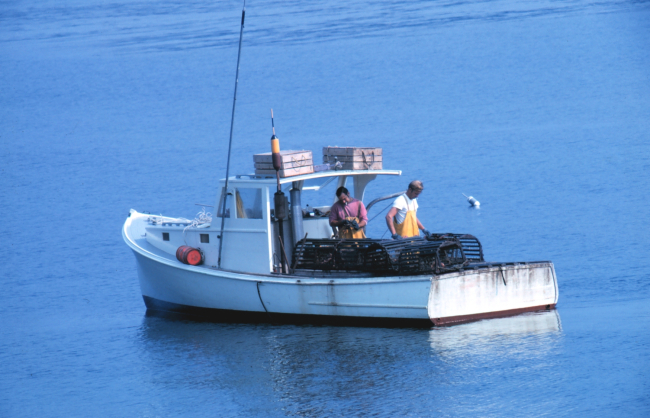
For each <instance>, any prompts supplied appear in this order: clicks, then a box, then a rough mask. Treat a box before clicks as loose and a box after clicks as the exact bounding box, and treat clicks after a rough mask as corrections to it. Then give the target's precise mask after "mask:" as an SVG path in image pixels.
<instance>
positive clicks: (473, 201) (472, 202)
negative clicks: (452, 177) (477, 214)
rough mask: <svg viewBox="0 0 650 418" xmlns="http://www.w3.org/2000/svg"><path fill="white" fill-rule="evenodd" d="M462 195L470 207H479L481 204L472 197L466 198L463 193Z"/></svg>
mask: <svg viewBox="0 0 650 418" xmlns="http://www.w3.org/2000/svg"><path fill="white" fill-rule="evenodd" d="M462 195H463V196H465V197H466V198H467V201H468V202H469V204H470V205H472V206H481V202H479V201H478V200H476V199H474V198H473V197H472V196H467V195H466V194H465V193H463V194H462Z"/></svg>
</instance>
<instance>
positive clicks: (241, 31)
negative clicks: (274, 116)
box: [217, 0, 246, 268]
mask: <svg viewBox="0 0 650 418" xmlns="http://www.w3.org/2000/svg"><path fill="white" fill-rule="evenodd" d="M245 17H246V0H244V8H243V9H242V11H241V28H240V29H239V51H238V52H237V73H236V74H235V94H234V97H233V99H232V117H231V118H230V140H229V141H228V162H227V163H226V187H225V188H224V195H223V206H222V207H221V232H220V233H219V261H218V263H217V267H219V268H221V246H222V244H223V227H224V223H225V221H226V201H227V200H228V176H229V175H230V150H231V149H232V129H233V125H234V123H235V104H236V103H237V84H239V59H240V58H241V40H242V37H243V35H244V18H245Z"/></svg>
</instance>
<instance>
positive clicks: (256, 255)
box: [122, 11, 558, 327]
mask: <svg viewBox="0 0 650 418" xmlns="http://www.w3.org/2000/svg"><path fill="white" fill-rule="evenodd" d="M244 16H245V11H242V20H241V30H240V38H239V39H240V41H239V54H238V63H237V75H236V80H238V78H239V56H240V55H241V38H242V33H243V28H244ZM236 95H237V81H236V83H235V97H234V99H233V120H234V115H235V103H236ZM233 120H231V129H230V143H229V149H228V164H227V169H226V177H225V178H224V179H222V180H220V183H219V185H218V187H217V189H218V193H217V196H216V202H215V205H214V212H215V213H214V216H212V215H211V214H208V213H206V212H205V211H203V212H201V213H200V214H199V215H198V216H197V217H196V218H195V219H193V220H190V219H186V218H179V217H167V216H162V215H160V216H155V215H151V214H148V213H140V212H138V211H136V210H133V209H132V210H131V211H130V213H129V216H128V218H127V219H126V222H125V223H124V227H123V229H122V235H123V238H124V241H125V242H126V244H127V245H128V246H129V247H130V248H131V249H132V250H133V252H134V254H135V258H136V263H137V271H138V277H139V281H140V288H141V291H142V297H143V299H144V302H145V305H146V307H147V309H148V310H151V311H156V312H176V313H182V314H191V315H198V316H201V317H207V318H210V319H214V320H219V321H234V322H249V321H256V322H257V321H263V322H292V323H327V324H343V325H378V326H427V327H430V326H432V324H433V325H436V326H440V325H453V324H458V323H463V322H469V321H475V320H478V319H483V318H492V317H500V316H508V315H514V314H519V313H523V312H528V311H538V310H550V309H553V308H554V307H555V305H556V303H557V300H558V287H557V279H556V276H555V269H554V267H553V264H552V263H551V262H550V261H538V262H507V263H506V262H487V261H486V260H485V259H484V255H483V248H482V245H481V243H480V241H479V240H478V239H477V238H476V237H474V236H472V235H469V234H455V233H438V234H429V235H427V236H422V237H419V236H418V237H410V238H407V239H397V240H392V239H389V240H384V239H372V238H362V239H340V238H338V237H337V236H336V235H334V234H333V232H334V231H333V229H332V228H331V227H330V224H329V216H328V213H329V211H330V208H331V206H332V200H333V196H332V194H331V192H329V194H327V193H323V192H324V191H325V190H327V186H328V185H330V184H331V183H332V182H336V183H335V184H336V186H337V187H341V186H347V185H348V183H350V186H351V187H350V188H351V189H353V196H354V198H356V199H358V200H360V201H364V199H365V197H366V196H365V192H366V187H367V185H368V184H369V183H370V182H372V181H375V180H377V179H382V178H386V177H387V176H400V175H401V174H402V173H401V171H400V170H388V169H384V168H383V165H378V164H375V160H374V154H373V158H372V159H370V160H371V161H369V158H366V157H367V155H366V154H364V153H363V150H362V154H363V158H362V159H361V160H359V161H356V160H354V158H352V160H350V161H349V165H348V166H346V165H344V164H341V161H337V158H336V157H334V160H331V159H327V158H324V163H323V164H321V165H315V164H313V161H311V164H305V159H304V158H303V159H299V160H298V163H297V162H296V160H295V159H293V160H292V161H290V162H289V163H287V162H285V161H284V160H283V155H289V154H290V152H289V151H285V152H281V151H280V149H279V141H278V139H277V137H276V136H275V127H274V126H273V136H272V137H271V151H272V152H271V153H268V154H269V155H268V156H267V157H268V158H269V160H268V163H269V164H270V166H268V167H264V166H263V162H262V163H260V166H259V167H258V166H257V163H256V170H255V173H251V174H242V175H234V176H230V174H229V167H230V154H231V152H230V150H231V145H232V124H233ZM272 120H273V117H272ZM326 156H327V155H326V154H325V152H324V157H326ZM330 157H331V155H330ZM287 164H288V165H287ZM265 170H267V171H265ZM273 173H274V174H275V176H274V175H273ZM274 190H275V192H274ZM285 192H288V194H289V197H290V199H287V198H286V195H285ZM306 193H310V194H313V196H310V197H309V201H310V202H317V203H318V204H317V205H312V206H307V205H303V204H302V201H303V198H304V196H303V195H304V194H306ZM319 193H320V194H321V195H320V196H319ZM395 196H396V194H392V195H387V196H381V197H378V198H377V199H375V200H374V201H372V202H371V203H369V204H368V205H367V206H368V210H371V208H372V206H373V205H374V203H376V202H379V201H382V200H386V199H390V198H393V197H395Z"/></svg>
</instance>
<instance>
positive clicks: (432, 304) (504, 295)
mask: <svg viewBox="0 0 650 418" xmlns="http://www.w3.org/2000/svg"><path fill="white" fill-rule="evenodd" d="M145 219H146V217H145V216H144V215H142V214H139V213H137V212H135V211H132V214H131V216H130V217H129V219H127V222H126V223H125V225H124V229H123V237H124V240H125V242H126V243H127V244H128V245H129V246H130V247H131V249H132V250H133V251H134V253H135V256H136V261H137V265H138V276H139V281H140V288H141V291H142V296H143V298H144V300H145V304H146V305H147V308H149V309H152V310H158V311H173V312H180V313H190V314H199V315H202V316H210V317H211V318H214V319H217V320H225V321H265V322H268V321H273V322H274V321H278V322H300V323H304V322H307V323H339V324H346V325H362V324H370V325H380V326H394V325H408V326H431V321H433V323H434V324H436V325H445V324H451V323H459V322H468V321H472V320H475V319H480V318H484V317H490V316H503V315H506V314H508V313H509V312H510V311H512V310H513V309H516V310H517V312H524V311H530V310H539V309H550V308H552V307H554V306H555V303H557V283H556V280H555V273H554V271H553V265H552V264H551V263H548V262H545V263H536V264H529V265H526V266H525V267H522V265H520V266H518V267H516V266H514V265H512V266H505V267H503V266H502V267H501V269H502V270H504V271H505V273H504V274H505V276H504V277H506V280H508V282H507V285H503V284H501V285H499V283H497V282H496V277H497V276H496V274H498V272H497V270H496V269H497V268H496V267H483V268H481V269H477V270H476V271H473V270H466V271H464V272H454V273H448V274H444V275H419V276H393V277H370V276H366V277H355V275H354V273H350V275H349V276H347V277H342V276H334V275H332V276H331V277H304V276H295V275H278V274H251V273H243V272H235V271H226V270H219V269H216V268H211V267H208V266H190V265H186V264H183V263H181V262H179V261H177V260H176V258H175V256H174V255H172V254H168V253H166V252H164V251H162V250H160V249H158V248H155V247H153V246H151V245H150V244H148V243H147V241H146V239H145V238H143V237H144V235H143V234H144V230H145V229H144V228H145ZM549 269H550V270H549ZM549 271H551V272H552V273H551V274H549V273H548V272H549ZM524 273H525V275H524ZM531 277H533V278H534V280H532V281H531V280H530V278H531ZM539 283H542V284H543V286H542V287H541V288H540V287H539V286H538V284H539ZM549 286H550V287H549ZM551 288H552V289H554V290H553V292H551V291H550V290H549V289H551ZM551 293H552V295H551ZM511 298H513V299H512V300H511ZM526 303H527V304H528V305H526V306H523V305H525V304H526Z"/></svg>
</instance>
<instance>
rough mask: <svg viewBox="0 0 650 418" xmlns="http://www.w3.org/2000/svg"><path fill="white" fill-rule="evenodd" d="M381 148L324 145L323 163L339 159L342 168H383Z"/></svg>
mask: <svg viewBox="0 0 650 418" xmlns="http://www.w3.org/2000/svg"><path fill="white" fill-rule="evenodd" d="M382 158H383V156H382V150H381V148H368V147H365V148H364V147H324V148H323V163H329V164H333V163H334V162H336V161H339V162H340V163H341V164H342V165H343V167H342V168H343V170H381V169H382V168H383V159H382Z"/></svg>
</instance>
